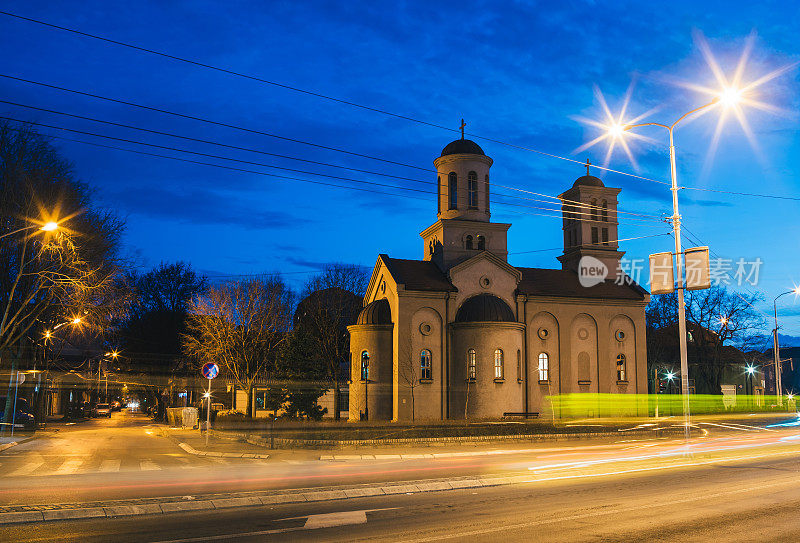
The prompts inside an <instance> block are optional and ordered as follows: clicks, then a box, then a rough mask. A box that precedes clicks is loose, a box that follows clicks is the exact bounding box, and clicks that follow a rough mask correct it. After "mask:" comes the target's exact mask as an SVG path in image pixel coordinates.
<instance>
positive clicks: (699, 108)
mask: <svg viewBox="0 0 800 543" xmlns="http://www.w3.org/2000/svg"><path fill="white" fill-rule="evenodd" d="M717 102H719V99H718V98H714V99H713V100H711V101H710V102H709V103H707V104H706V105H703V106H700V107H696V108H694V109H693V110H691V111H687V112H686V113H684V114H683V115H681V116H680V118H679V119H678V120H677V121H675V122H674V123H672V126H670V127H669V128H670V130H672V129H673V128H675V125H676V124H678V123H679V122H681V121H682V120H684V119H685V118H686V117H688V116H689V115H691V114H693V113H697V112H698V111H700V110H701V109H705V108H707V107H711V106H713V105H716V104H717Z"/></svg>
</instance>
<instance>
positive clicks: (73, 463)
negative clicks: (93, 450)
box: [53, 460, 83, 475]
mask: <svg viewBox="0 0 800 543" xmlns="http://www.w3.org/2000/svg"><path fill="white" fill-rule="evenodd" d="M81 465H83V460H67V461H66V462H64V463H63V464H61V466H59V468H58V469H57V470H56V471H55V472H53V474H54V475H69V474H70V473H75V472H76V471H78V468H79V467H81Z"/></svg>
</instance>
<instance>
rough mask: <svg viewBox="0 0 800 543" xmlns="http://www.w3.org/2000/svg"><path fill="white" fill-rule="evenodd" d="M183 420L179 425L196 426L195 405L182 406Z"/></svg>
mask: <svg viewBox="0 0 800 543" xmlns="http://www.w3.org/2000/svg"><path fill="white" fill-rule="evenodd" d="M181 415H182V418H183V421H182V424H181V426H183V427H184V428H195V427H196V426H197V419H198V418H199V417H198V414H197V408H196V407H184V408H183V409H182V412H181Z"/></svg>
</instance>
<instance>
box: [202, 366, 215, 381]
mask: <svg viewBox="0 0 800 543" xmlns="http://www.w3.org/2000/svg"><path fill="white" fill-rule="evenodd" d="M201 371H202V372H203V377H205V378H206V379H213V378H214V377H216V376H217V375H219V366H217V365H216V364H214V363H213V362H208V363H207V364H204V365H203V369H202V370H201Z"/></svg>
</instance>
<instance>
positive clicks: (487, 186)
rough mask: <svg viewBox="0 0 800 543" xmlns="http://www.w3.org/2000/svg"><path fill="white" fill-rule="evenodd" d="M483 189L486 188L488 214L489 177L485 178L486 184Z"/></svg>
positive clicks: (487, 210)
mask: <svg viewBox="0 0 800 543" xmlns="http://www.w3.org/2000/svg"><path fill="white" fill-rule="evenodd" d="M484 187H485V188H486V202H485V204H484V205H485V206H486V213H489V176H488V175H487V176H486V182H485V183H484Z"/></svg>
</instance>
